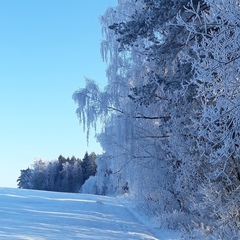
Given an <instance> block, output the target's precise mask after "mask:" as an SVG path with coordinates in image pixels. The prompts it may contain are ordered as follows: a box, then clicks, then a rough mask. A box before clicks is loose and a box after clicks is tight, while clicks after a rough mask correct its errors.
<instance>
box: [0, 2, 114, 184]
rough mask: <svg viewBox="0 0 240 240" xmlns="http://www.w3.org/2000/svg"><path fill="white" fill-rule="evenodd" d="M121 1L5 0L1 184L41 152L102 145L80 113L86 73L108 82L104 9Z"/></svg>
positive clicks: (0, 51)
mask: <svg viewBox="0 0 240 240" xmlns="http://www.w3.org/2000/svg"><path fill="white" fill-rule="evenodd" d="M116 4H117V0H101V1H100V0H99V1H98V0H97V1H93V0H92V1H84V0H51V1H50V0H39V1H33V0H21V1H20V0H1V1H0V36H1V37H0V163H1V165H0V187H16V186H17V184H16V180H17V178H18V177H19V175H20V170H21V169H26V168H27V167H29V166H31V164H32V163H33V161H34V159H35V158H43V159H47V160H53V159H56V158H57V157H58V156H59V155H60V154H62V155H63V156H65V157H67V156H69V157H71V156H72V155H75V156H76V157H79V158H82V157H83V156H84V153H85V151H89V152H91V151H95V152H97V153H99V152H101V148H100V146H99V145H98V144H97V143H96V142H95V141H94V140H93V139H90V143H89V146H88V147H87V144H86V139H85V134H84V133H83V132H82V126H80V125H79V122H78V119H77V116H76V114H75V111H76V105H75V104H74V102H73V100H72V94H73V92H74V91H75V90H77V89H79V88H81V87H84V83H85V77H88V78H91V79H94V80H96V81H97V82H99V83H100V85H101V86H104V84H105V82H106V77H105V68H106V65H105V64H104V63H103V62H102V59H101V56H100V41H101V26H100V23H99V16H100V15H102V14H103V13H104V11H105V10H106V9H107V8H108V7H110V6H115V5H116Z"/></svg>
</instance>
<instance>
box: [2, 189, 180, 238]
mask: <svg viewBox="0 0 240 240" xmlns="http://www.w3.org/2000/svg"><path fill="white" fill-rule="evenodd" d="M134 215H135V214H132V213H131V212H130V211H129V210H128V208H126V207H125V206H124V205H123V202H122V201H120V200H119V199H117V198H113V197H106V196H96V195H87V194H70V193H56V192H44V191H33V190H22V189H9V188H0V239H11V240H14V239H26V240H29V239H33V240H37V239H39V240H42V239H49V240H54V239H57V240H69V239H83V240H84V239H91V240H92V239H98V240H106V239H108V240H114V239H121V240H125V239H176V238H166V236H163V238H160V236H156V235H158V234H157V233H156V232H155V233H154V234H153V233H152V231H151V229H150V228H149V227H146V225H144V224H143V223H140V221H138V220H137V218H136V215H135V216H134Z"/></svg>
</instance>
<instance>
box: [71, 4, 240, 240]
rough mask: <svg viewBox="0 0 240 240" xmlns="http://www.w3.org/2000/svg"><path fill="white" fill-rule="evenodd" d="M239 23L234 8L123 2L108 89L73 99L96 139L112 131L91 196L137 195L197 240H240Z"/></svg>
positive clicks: (107, 36) (113, 35) (110, 27)
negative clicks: (99, 126)
mask: <svg viewBox="0 0 240 240" xmlns="http://www.w3.org/2000/svg"><path fill="white" fill-rule="evenodd" d="M238 15H239V1H232V0H227V1H223V0H206V1H203V0H201V1H194V0H192V1H187V0H186V1H184V0H182V1H176V0H169V1H165V0H160V1H157V0H155V1H154V0H136V1H135V0H134V1H133V0H124V1H121V0H120V1H118V6H117V7H116V8H110V9H108V10H107V11H106V13H105V14H104V16H102V18H101V23H102V26H103V36H104V40H103V41H102V45H101V53H102V56H103V59H104V60H105V61H106V62H107V63H108V68H107V71H106V74H107V77H108V84H107V86H106V87H105V89H104V90H103V91H100V90H99V88H98V86H97V84H96V83H94V82H93V81H87V83H86V87H85V88H83V89H80V90H79V91H76V92H75V93H74V95H73V98H74V100H75V102H76V103H77V104H78V109H77V114H78V117H79V119H80V121H81V122H82V123H83V126H84V127H85V128H86V130H87V132H88V131H89V129H90V128H91V127H94V128H95V127H96V124H97V123H98V121H99V120H100V121H102V123H103V128H102V131H101V132H100V133H99V134H98V140H99V142H100V143H101V145H102V147H103V150H104V154H103V155H102V156H100V157H99V158H98V159H97V164H98V169H97V175H96V177H94V178H90V179H89V181H86V183H85V185H84V186H83V191H92V192H94V193H97V194H124V193H128V194H129V196H130V197H132V199H134V200H135V201H137V202H138V203H139V204H140V205H141V206H142V207H143V208H145V210H147V211H148V212H149V213H154V214H157V215H159V216H161V218H162V219H161V220H168V221H169V219H170V218H171V217H172V218H175V222H177V221H179V222H180V225H181V226H185V229H186V230H188V233H189V232H191V231H192V236H193V237H194V234H195V233H196V234H200V232H201V234H203V237H202V238H205V239H206V238H211V236H213V238H218V239H224V238H226V239H228V238H233V239H234V238H236V239H237V238H238V235H237V234H238V230H239V210H238V208H239V207H238V206H239V200H238V199H239V181H240V173H239V167H240V166H239V146H240V143H239V139H240V138H239V134H240V133H239V129H240V128H239V99H240V98H239V89H240V88H239V59H240V57H239V26H240V24H239V16H238ZM87 134H88V133H87ZM209 213H212V214H211V215H210V214H209ZM184 216H186V217H184ZM164 217H165V219H164ZM176 217H178V220H177V219H176ZM172 226H175V225H174V224H173V225H172ZM187 226H188V227H189V229H187V228H188V227H187ZM194 226H198V227H199V228H198V229H197V230H196V232H194V231H195V230H193V228H194ZM211 234H212V235H211ZM199 236H200V235H198V237H199ZM195 238H197V235H195ZM199 238H200V237H199Z"/></svg>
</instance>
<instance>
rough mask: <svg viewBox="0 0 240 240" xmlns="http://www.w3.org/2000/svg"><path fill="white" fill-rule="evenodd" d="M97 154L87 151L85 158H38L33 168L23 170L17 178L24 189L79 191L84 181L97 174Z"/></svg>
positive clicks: (19, 185) (20, 186)
mask: <svg viewBox="0 0 240 240" xmlns="http://www.w3.org/2000/svg"><path fill="white" fill-rule="evenodd" d="M96 158H97V155H96V154H95V153H94V152H92V153H91V154H88V153H87V152H86V153H85V156H84V158H83V159H82V160H81V159H79V158H75V157H74V156H73V157H72V158H69V157H68V158H64V157H63V156H61V155H60V156H59V157H58V159H57V160H53V161H43V160H42V159H39V160H36V161H35V162H34V164H33V165H32V166H31V168H27V169H25V170H21V174H20V177H19V178H18V179H17V182H18V187H19V188H24V189H35V190H46V191H57V192H78V191H79V190H80V188H81V186H82V185H83V184H84V182H85V181H86V180H87V179H88V178H89V177H90V176H94V175H95V174H96V163H95V160H96Z"/></svg>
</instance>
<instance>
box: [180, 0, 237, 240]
mask: <svg viewBox="0 0 240 240" xmlns="http://www.w3.org/2000/svg"><path fill="white" fill-rule="evenodd" d="M205 2H206V4H207V5H208V6H209V11H208V13H207V14H204V15H202V16H200V10H199V9H198V8H195V7H194V6H192V5H191V6H190V7H189V9H188V11H189V12H190V13H191V14H193V21H192V23H191V24H189V23H186V22H185V21H184V20H183V19H181V18H180V17H179V24H181V25H182V26H184V27H185V28H186V29H187V30H188V31H189V36H190V38H194V40H195V44H194V45H193V46H192V48H191V52H192V54H191V55H190V54H188V55H187V56H185V59H186V60H187V61H191V62H192V69H193V71H194V75H193V76H192V77H191V79H190V81H189V82H188V83H187V84H186V85H185V89H188V88H193V87H194V89H195V90H196V95H195V99H196V100H197V102H198V108H195V112H194V114H191V121H190V125H191V127H193V128H194V129H196V138H195V144H194V143H193V144H192V151H191V155H190V157H191V158H190V160H191V161H189V160H188V161H186V162H185V168H189V170H191V169H195V170H198V175H199V174H200V175H201V180H202V181H201V182H200V183H201V185H200V186H199V192H198V193H197V194H196V195H195V196H193V197H195V198H193V201H194V202H195V208H194V211H196V212H198V214H199V215H201V216H202V218H203V219H204V220H205V224H206V225H209V226H210V227H209V228H210V229H211V231H213V232H214V234H215V235H214V236H215V237H216V238H220V239H239V227H240V225H239V196H240V195H239V184H240V165H239V159H240V155H239V154H240V149H239V146H240V138H239V137H240V117H239V116H240V105H239V99H240V83H239V77H240V76H239V66H240V44H239V34H240V19H239V10H240V2H239V1H231V0H229V1H228V0H227V1H221V0H208V1H205ZM190 125H189V126H190ZM186 173H187V172H186ZM186 175H187V176H188V175H189V174H188V173H187V174H186ZM182 179H183V178H181V180H182ZM193 180H195V179H194V178H193ZM200 199H201V200H202V201H204V204H203V203H199V201H200ZM209 212H211V216H210V214H209Z"/></svg>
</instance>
